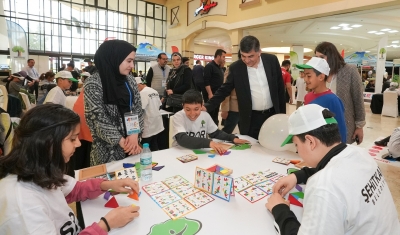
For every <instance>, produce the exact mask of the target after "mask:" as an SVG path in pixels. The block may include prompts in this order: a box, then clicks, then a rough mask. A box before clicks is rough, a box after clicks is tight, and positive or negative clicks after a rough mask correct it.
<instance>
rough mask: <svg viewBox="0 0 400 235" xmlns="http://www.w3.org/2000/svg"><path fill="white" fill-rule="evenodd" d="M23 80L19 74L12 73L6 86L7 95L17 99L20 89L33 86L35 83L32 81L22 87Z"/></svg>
mask: <svg viewBox="0 0 400 235" xmlns="http://www.w3.org/2000/svg"><path fill="white" fill-rule="evenodd" d="M24 80H25V77H23V76H22V75H21V74H20V73H13V74H12V75H11V81H10V84H9V86H8V94H9V95H12V96H14V97H17V98H18V97H19V92H20V91H21V88H24V89H27V88H29V87H31V86H33V85H34V83H35V82H34V81H32V82H28V83H27V84H26V85H25V86H24V85H23V81H24Z"/></svg>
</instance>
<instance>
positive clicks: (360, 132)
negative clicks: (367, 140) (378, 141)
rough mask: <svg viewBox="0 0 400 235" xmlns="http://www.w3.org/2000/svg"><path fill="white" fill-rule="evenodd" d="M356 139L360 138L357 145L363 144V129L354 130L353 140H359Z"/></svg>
mask: <svg viewBox="0 0 400 235" xmlns="http://www.w3.org/2000/svg"><path fill="white" fill-rule="evenodd" d="M356 137H358V138H357V139H358V141H357V145H359V144H361V143H362V142H363V139H364V131H363V129H362V128H356V129H355V130H354V134H353V136H352V139H353V140H354V139H355V140H357V139H356Z"/></svg>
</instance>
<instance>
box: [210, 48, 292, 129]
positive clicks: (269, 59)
mask: <svg viewBox="0 0 400 235" xmlns="http://www.w3.org/2000/svg"><path fill="white" fill-rule="evenodd" d="M261 59H262V62H263V65H264V68H265V74H266V75H267V79H268V86H269V92H270V94H271V99H272V104H273V108H274V110H275V113H286V103H285V87H284V84H283V78H282V71H281V66H280V64H279V61H278V58H277V57H276V56H275V55H270V54H264V53H263V54H261ZM233 89H236V96H237V100H238V105H239V116H240V126H239V130H240V134H242V135H247V134H248V132H249V128H250V121H251V114H252V112H251V111H252V102H251V91H250V82H249V76H248V74H247V66H246V64H245V63H244V62H243V61H242V60H238V61H235V62H234V63H232V64H231V66H230V67H229V75H228V77H227V80H226V82H225V83H224V84H222V86H221V87H220V88H219V89H218V90H217V91H216V92H215V94H214V96H213V97H212V98H211V99H210V100H209V101H208V102H207V103H206V104H205V107H206V108H207V111H211V110H214V109H215V108H219V105H220V103H221V102H222V101H224V100H225V98H226V97H227V96H229V95H230V94H231V92H232V90H233Z"/></svg>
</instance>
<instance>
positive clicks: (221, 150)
mask: <svg viewBox="0 0 400 235" xmlns="http://www.w3.org/2000/svg"><path fill="white" fill-rule="evenodd" d="M210 148H212V149H214V150H215V152H217V153H218V154H219V155H222V154H224V153H225V151H226V149H225V148H226V146H225V145H222V144H220V143H217V142H214V141H211V142H210Z"/></svg>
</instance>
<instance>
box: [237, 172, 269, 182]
mask: <svg viewBox="0 0 400 235" xmlns="http://www.w3.org/2000/svg"><path fill="white" fill-rule="evenodd" d="M242 178H243V179H245V180H247V181H249V182H250V183H252V184H258V183H261V182H263V181H266V180H267V178H265V177H264V176H262V175H260V174H258V173H251V174H248V175H245V176H242Z"/></svg>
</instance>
